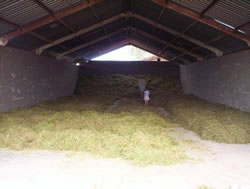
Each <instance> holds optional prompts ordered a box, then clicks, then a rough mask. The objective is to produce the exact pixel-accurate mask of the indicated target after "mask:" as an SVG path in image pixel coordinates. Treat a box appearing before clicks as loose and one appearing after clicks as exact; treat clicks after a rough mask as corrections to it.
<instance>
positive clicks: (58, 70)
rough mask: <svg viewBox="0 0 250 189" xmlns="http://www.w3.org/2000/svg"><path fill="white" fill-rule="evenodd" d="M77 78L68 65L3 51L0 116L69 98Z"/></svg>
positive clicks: (0, 76) (1, 53)
mask: <svg viewBox="0 0 250 189" xmlns="http://www.w3.org/2000/svg"><path fill="white" fill-rule="evenodd" d="M77 78H78V67H77V66H75V65H72V64H70V63H68V62H64V61H58V60H56V59H54V58H50V57H45V56H38V55H35V54H34V53H29V52H26V51H22V50H18V49H13V48H9V47H0V112H1V111H2V112H3V111H9V110H12V109H15V108H19V107H25V106H31V105H35V104H39V103H41V102H44V101H47V100H53V99H56V98H57V97H61V96H70V95H72V94H73V91H74V88H75V85H76V81H77Z"/></svg>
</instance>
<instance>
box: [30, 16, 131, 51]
mask: <svg viewBox="0 0 250 189" xmlns="http://www.w3.org/2000/svg"><path fill="white" fill-rule="evenodd" d="M125 16H126V14H124V13H122V14H119V15H117V16H114V17H111V18H108V19H107V20H104V21H102V24H109V23H112V22H114V21H116V20H119V19H120V18H123V17H125ZM102 24H101V23H100V22H99V23H97V24H94V25H92V26H90V27H87V28H84V29H82V30H79V31H77V32H74V33H72V34H69V35H67V36H64V37H62V38H60V39H57V40H55V41H53V42H51V43H48V44H45V45H43V46H41V47H39V48H37V49H35V51H36V53H37V54H41V53H42V52H43V51H44V50H45V49H48V48H50V47H52V46H54V45H57V44H60V43H63V42H65V41H68V40H71V39H73V38H75V37H78V36H80V35H83V34H85V33H87V32H90V31H92V30H95V29H97V28H99V27H102Z"/></svg>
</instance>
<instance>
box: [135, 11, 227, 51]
mask: <svg viewBox="0 0 250 189" xmlns="http://www.w3.org/2000/svg"><path fill="white" fill-rule="evenodd" d="M133 16H134V17H135V18H137V19H139V20H141V21H143V22H146V23H148V24H150V25H154V24H155V23H156V22H154V21H153V20H151V19H148V18H146V17H143V16H140V15H138V14H133ZM157 27H158V28H160V29H162V30H164V31H166V32H168V33H171V34H173V35H176V36H180V37H181V38H183V39H185V40H187V41H190V42H192V43H194V44H196V45H198V46H201V47H203V48H206V49H208V50H210V51H212V52H214V53H215V54H216V55H217V56H222V55H223V52H222V51H221V50H219V49H217V48H215V47H212V46H210V45H207V44H205V43H203V42H201V41H199V40H197V39H194V38H192V37H189V36H187V35H185V34H182V33H181V32H177V31H175V30H173V29H171V28H169V27H166V26H164V25H162V24H157Z"/></svg>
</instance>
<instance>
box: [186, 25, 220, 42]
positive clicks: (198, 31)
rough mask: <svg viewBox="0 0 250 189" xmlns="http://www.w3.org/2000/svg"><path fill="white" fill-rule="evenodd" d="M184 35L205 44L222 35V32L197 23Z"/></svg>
mask: <svg viewBox="0 0 250 189" xmlns="http://www.w3.org/2000/svg"><path fill="white" fill-rule="evenodd" d="M185 34H186V35H188V36H190V37H192V38H195V39H198V40H200V41H202V42H207V41H210V40H212V39H215V38H216V37H218V36H220V35H223V32H221V31H219V30H216V29H214V28H212V27H210V26H208V25H206V24H203V23H200V22H198V23H196V24H195V25H194V26H193V27H192V28H190V29H189V30H188V31H187V32H186V33H185Z"/></svg>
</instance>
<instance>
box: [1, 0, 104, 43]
mask: <svg viewBox="0 0 250 189" xmlns="http://www.w3.org/2000/svg"><path fill="white" fill-rule="evenodd" d="M101 1H103V0H90V1H89V2H88V1H84V2H81V3H79V4H77V5H75V6H73V7H71V8H68V9H65V10H62V11H59V12H57V13H55V14H54V16H52V15H49V16H46V17H45V18H43V19H41V20H38V21H35V22H33V23H30V24H27V25H25V26H23V27H22V28H21V29H18V30H16V31H14V32H10V33H8V34H6V35H4V36H3V37H1V38H0V45H3V46H5V45H7V43H8V41H9V40H11V39H13V38H15V37H18V36H20V35H22V34H25V33H28V32H31V31H33V30H35V29H37V28H39V27H41V26H44V25H46V24H49V23H51V22H54V21H56V20H59V19H61V18H63V17H65V16H69V15H71V14H73V13H75V12H78V11H80V10H82V9H85V8H88V7H89V6H92V5H94V4H96V3H99V2H101Z"/></svg>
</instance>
